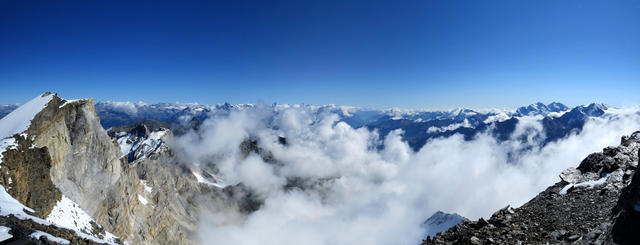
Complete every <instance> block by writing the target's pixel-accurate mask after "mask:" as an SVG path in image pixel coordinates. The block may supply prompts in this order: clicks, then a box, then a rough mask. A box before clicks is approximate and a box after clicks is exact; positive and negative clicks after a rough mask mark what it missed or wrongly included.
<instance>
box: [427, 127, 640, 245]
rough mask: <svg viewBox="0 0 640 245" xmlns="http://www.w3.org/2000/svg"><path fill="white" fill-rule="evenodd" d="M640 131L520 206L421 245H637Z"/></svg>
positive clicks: (439, 235) (441, 235)
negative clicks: (571, 244)
mask: <svg viewBox="0 0 640 245" xmlns="http://www.w3.org/2000/svg"><path fill="white" fill-rule="evenodd" d="M639 148H640V132H635V133H633V134H632V135H631V136H628V137H627V136H624V137H622V140H621V144H620V146H617V147H607V148H605V149H604V150H603V151H602V152H598V153H593V154H591V155H589V156H588V157H587V158H585V159H584V160H583V161H582V162H581V163H580V165H579V166H578V167H577V168H569V169H567V170H565V171H563V172H562V173H561V174H560V178H561V181H560V182H558V183H556V184H554V185H553V186H550V187H548V188H547V189H546V190H545V191H543V192H541V193H540V194H538V195H537V196H536V197H535V198H533V199H532V200H531V201H529V202H527V203H526V204H524V205H523V206H522V207H519V208H511V207H509V206H507V207H505V208H503V209H501V210H499V211H497V212H496V213H494V214H493V215H492V216H491V218H490V219H488V220H484V219H482V218H481V219H479V220H477V221H467V222H463V223H460V224H458V225H456V226H454V227H452V228H451V229H449V230H447V231H446V232H443V233H440V234H438V235H436V236H435V237H434V238H430V237H428V238H427V239H425V240H424V241H423V243H422V244H567V243H574V244H634V242H635V239H634V235H635V234H634V233H635V232H637V231H638V230H640V229H638V228H639V227H640V226H639V224H640V222H639V221H640V219H639V215H638V212H640V208H638V206H640V203H639V202H638V201H639V200H640V194H639V193H640V191H639V190H640V174H638V171H636V169H637V167H638V149H639Z"/></svg>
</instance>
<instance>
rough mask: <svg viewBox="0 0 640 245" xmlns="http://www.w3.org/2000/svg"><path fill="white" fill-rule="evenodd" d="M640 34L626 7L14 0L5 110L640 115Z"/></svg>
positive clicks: (4, 23)
mask: <svg viewBox="0 0 640 245" xmlns="http://www.w3.org/2000/svg"><path fill="white" fill-rule="evenodd" d="M87 2H88V3H87ZM638 26H640V1H618V0H606V1H605V0H603V1H589V0H586V1H584V0H583V1H572V0H553V1H445V0H443V1H428V0H424V1H198V2H196V1H188V3H187V2H186V1H181V2H180V3H178V1H176V2H169V1H143V2H137V3H128V1H122V2H119V1H78V2H72V1H64V3H57V4H54V3H53V1H1V2H0V84H1V86H0V89H1V91H2V92H0V104H7V103H14V102H24V101H26V100H28V99H30V98H32V97H34V96H35V95H37V94H39V93H41V92H43V91H55V92H58V93H59V94H60V95H61V96H63V97H66V98H84V97H93V98H95V99H96V100H116V101H145V102H150V103H153V102H160V101H165V102H175V101H180V102H200V103H205V104H216V103H223V102H225V101H228V102H231V103H256V102H260V101H262V102H265V103H272V102H279V103H307V104H329V103H332V104H340V105H355V106H367V107H378V108H387V107H404V108H449V107H458V106H465V107H474V108H478V107H515V106H519V105H524V104H530V103H533V102H536V101H543V102H551V101H560V102H564V103H566V104H569V105H577V104H584V103H589V102H603V103H608V104H610V105H614V106H628V105H637V104H640V28H639V27H638Z"/></svg>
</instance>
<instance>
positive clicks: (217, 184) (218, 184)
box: [191, 170, 227, 189]
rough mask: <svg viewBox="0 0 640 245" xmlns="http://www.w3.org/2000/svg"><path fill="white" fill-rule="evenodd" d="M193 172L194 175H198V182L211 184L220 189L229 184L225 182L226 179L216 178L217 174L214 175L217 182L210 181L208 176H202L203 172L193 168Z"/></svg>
mask: <svg viewBox="0 0 640 245" xmlns="http://www.w3.org/2000/svg"><path fill="white" fill-rule="evenodd" d="M191 173H192V174H193V176H195V177H196V179H197V180H198V182H200V183H203V184H206V185H209V186H215V187H218V188H220V189H222V188H225V187H226V186H227V185H226V184H225V183H224V181H222V180H221V179H219V178H216V176H215V175H214V176H213V177H214V178H215V181H216V182H212V181H209V180H208V179H207V178H205V177H204V176H202V175H201V174H199V173H198V172H196V171H194V170H192V171H191Z"/></svg>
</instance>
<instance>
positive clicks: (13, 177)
mask: <svg viewBox="0 0 640 245" xmlns="http://www.w3.org/2000/svg"><path fill="white" fill-rule="evenodd" d="M14 139H15V141H16V142H17V145H16V147H15V148H11V149H7V150H6V151H5V152H3V153H2V168H1V169H0V184H2V186H4V187H5V189H6V190H7V192H8V193H9V194H10V195H11V196H12V197H13V198H15V199H16V200H18V201H19V202H20V203H22V204H24V205H26V206H28V207H30V208H32V209H33V210H34V211H35V213H34V214H33V215H35V216H37V217H40V218H46V216H47V215H48V214H49V213H51V210H52V209H53V207H54V206H55V204H56V202H57V201H59V200H60V199H61V198H62V193H61V192H60V190H59V189H58V188H57V187H56V186H55V185H54V184H53V182H52V181H51V175H50V174H49V173H50V172H51V167H52V161H51V157H50V155H49V149H48V148H46V147H42V148H38V147H33V141H32V140H31V138H30V137H27V135H24V136H18V135H15V136H14Z"/></svg>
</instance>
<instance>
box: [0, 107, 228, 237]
mask: <svg viewBox="0 0 640 245" xmlns="http://www.w3.org/2000/svg"><path fill="white" fill-rule="evenodd" d="M43 96H52V97H51V99H50V100H49V101H48V102H46V103H45V105H44V108H42V109H41V110H40V109H39V110H40V111H39V112H37V114H35V113H34V114H35V116H33V119H31V120H30V124H28V125H29V126H28V128H26V130H25V131H24V132H23V133H21V134H16V135H14V136H12V137H13V138H12V139H11V138H8V139H7V138H6V139H0V140H2V144H3V145H7V144H9V145H11V147H6V149H5V147H3V149H2V150H1V151H2V152H1V153H2V157H3V158H2V159H1V160H2V165H0V166H1V168H0V184H2V186H3V187H6V190H7V193H9V195H10V197H11V198H13V199H15V200H17V202H19V203H21V204H23V205H26V206H27V207H30V208H31V209H33V211H34V212H33V213H32V214H31V215H34V216H37V217H40V218H42V219H45V218H46V219H47V220H51V221H44V220H40V221H35V220H33V219H24V218H20V217H15V216H11V215H9V216H2V219H1V220H0V222H2V223H0V225H4V224H6V225H10V228H12V229H13V231H14V233H12V234H13V235H14V237H18V238H20V239H27V240H28V239H30V238H28V237H24V235H25V234H27V233H29V232H33V231H35V229H38V230H42V231H45V232H49V233H51V234H52V235H54V236H59V237H62V238H64V239H67V240H70V241H72V242H73V243H76V242H75V241H80V242H77V243H80V244H83V243H85V242H82V241H84V240H86V239H84V238H78V237H75V238H74V237H72V235H73V234H72V233H73V232H71V233H70V232H69V231H70V230H69V229H62V228H60V227H54V226H52V225H51V223H48V222H53V223H55V222H66V221H65V219H64V218H60V217H65V215H67V217H71V218H70V222H71V224H70V225H69V226H70V228H71V229H72V230H73V229H75V230H76V231H82V232H85V233H88V234H89V233H90V235H94V236H95V237H96V238H97V239H98V240H100V239H102V238H104V239H107V238H109V241H111V242H112V243H118V242H120V241H127V242H129V243H131V244H157V243H159V242H160V243H167V244H192V243H196V240H195V239H196V238H195V237H194V233H195V231H196V229H197V224H198V217H199V213H200V212H201V210H200V207H205V208H207V209H211V208H224V207H226V206H229V207H233V206H234V205H236V204H234V202H232V201H229V200H233V198H226V197H227V196H232V195H229V194H228V193H227V192H226V191H223V190H222V189H221V188H218V187H216V186H211V185H209V184H207V183H203V182H202V181H200V180H199V179H198V178H197V177H196V176H194V174H193V173H194V172H193V170H192V169H191V168H190V167H189V166H188V165H186V164H182V163H180V162H179V161H178V159H177V158H176V157H175V156H174V154H173V152H172V151H171V150H170V149H169V147H168V146H167V144H166V141H167V138H168V137H170V136H171V135H172V133H171V131H170V130H168V129H166V128H164V127H162V125H159V126H158V125H155V126H152V125H149V124H138V125H133V126H131V127H121V128H114V129H112V130H111V131H110V132H109V133H111V136H112V137H110V135H109V134H108V133H107V131H106V130H104V129H103V128H102V126H101V124H100V120H99V118H98V117H97V115H96V113H95V110H94V103H93V100H92V99H87V100H75V101H66V100H64V99H61V98H59V97H57V96H56V95H51V94H45V95H43ZM27 122H29V121H28V120H27ZM125 136H126V137H125ZM123 139H124V140H123ZM119 141H122V143H123V145H124V144H131V147H130V148H129V151H127V152H126V153H124V154H123V151H122V149H121V148H122V146H123V145H120V144H119V143H118V142H119ZM61 203H66V205H67V206H69V205H70V206H71V207H66V209H65V208H61V207H59V205H63V204H61ZM2 208H4V207H0V209H2ZM68 210H72V211H70V212H67V211H68ZM53 211H55V212H56V213H55V214H53ZM65 212H67V214H65ZM85 212H86V213H85ZM78 213H82V215H84V216H82V215H80V216H82V219H84V221H86V222H84V221H83V222H81V220H80V218H79V217H80V216H77V215H78ZM23 216H24V215H23ZM68 220H69V219H67V221H68ZM94 220H95V222H94ZM39 222H40V223H39ZM55 224H57V225H59V224H58V223H55ZM47 227H48V228H47ZM105 231H109V232H111V233H113V234H115V235H116V236H118V237H119V239H118V238H115V236H113V235H111V234H109V233H106V232H105ZM78 234H79V233H78Z"/></svg>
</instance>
